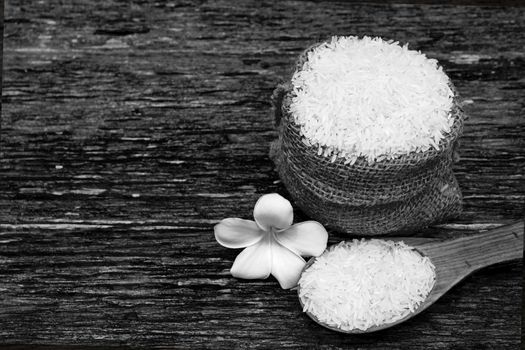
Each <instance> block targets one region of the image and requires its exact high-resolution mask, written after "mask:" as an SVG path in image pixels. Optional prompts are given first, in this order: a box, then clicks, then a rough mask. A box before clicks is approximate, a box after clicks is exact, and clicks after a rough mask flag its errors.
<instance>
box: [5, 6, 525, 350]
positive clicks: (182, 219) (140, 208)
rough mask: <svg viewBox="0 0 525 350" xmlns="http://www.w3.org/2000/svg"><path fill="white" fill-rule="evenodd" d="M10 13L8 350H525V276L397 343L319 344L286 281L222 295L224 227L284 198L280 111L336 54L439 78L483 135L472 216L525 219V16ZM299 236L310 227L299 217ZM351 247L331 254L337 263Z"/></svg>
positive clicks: (448, 306)
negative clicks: (364, 54)
mask: <svg viewBox="0 0 525 350" xmlns="http://www.w3.org/2000/svg"><path fill="white" fill-rule="evenodd" d="M5 6H6V8H5V31H4V82H3V106H2V109H3V110H2V132H1V143H0V152H1V153H0V156H1V157H0V167H1V172H0V343H2V344H4V345H8V346H9V347H11V348H24V346H19V345H28V344H39V345H42V346H44V345H53V346H49V347H46V348H56V346H58V345H62V346H72V345H79V346H87V345H90V346H123V347H124V346H144V347H147V348H172V347H173V348H179V349H198V348H211V349H248V348H270V349H277V348H318V349H337V348H341V349H345V348H355V349H517V348H519V344H520V332H521V328H520V320H521V302H522V300H521V299H522V285H521V282H522V262H521V261H516V262H510V263H506V264H501V265H498V266H493V267H491V268H487V269H485V270H482V271H480V272H477V273H475V274H474V275H472V276H470V277H469V278H467V279H466V280H465V281H463V282H462V283H461V284H459V285H458V286H456V287H455V288H454V289H453V290H452V291H451V292H450V293H449V294H447V295H446V296H445V297H443V298H442V299H441V300H440V301H439V302H438V303H437V304H435V305H434V306H432V307H431V308H430V309H428V310H427V311H426V312H424V313H423V314H421V315H419V316H418V317H416V318H414V319H413V320H411V321H409V322H406V323H404V324H402V325H400V326H398V327H395V328H392V329H389V330H386V331H383V332H379V333H375V334H370V335H362V336H347V335H341V334H338V333H334V332H331V331H328V330H325V329H323V328H320V327H319V326H317V325H316V324H315V323H314V322H313V321H311V320H310V319H309V318H307V317H306V316H305V315H304V314H303V313H302V312H301V309H300V306H299V302H298V300H297V297H296V295H295V293H294V292H293V291H285V290H281V289H280V288H279V286H278V283H277V282H276V280H275V279H273V278H270V279H268V280H264V281H243V280H236V279H234V278H232V277H231V276H230V275H229V272H228V269H229V267H230V266H231V264H232V262H233V260H234V258H235V256H236V254H238V252H239V251H237V250H230V249H226V248H223V247H221V246H219V245H218V244H217V243H216V242H215V240H214V236H213V225H214V224H215V223H216V222H217V221H219V220H221V219H223V218H225V217H242V218H250V217H251V213H252V208H253V205H254V203H255V201H256V199H257V198H258V197H259V196H260V195H262V194H264V193H269V192H279V193H281V194H283V195H284V196H288V195H287V192H286V190H285V189H284V188H283V185H282V184H281V183H280V182H279V180H278V176H277V174H276V172H275V171H274V169H273V164H272V163H271V161H270V160H269V158H268V147H269V142H270V141H271V140H273V139H274V137H275V136H276V134H275V131H274V130H273V120H272V116H271V114H270V104H269V97H270V95H271V93H272V89H273V88H274V87H275V86H276V85H277V84H278V83H279V82H281V81H282V80H283V79H285V78H286V77H287V75H288V74H289V73H290V67H291V65H292V62H293V60H294V58H295V57H296V56H297V55H298V54H299V53H300V52H301V51H302V50H303V49H304V48H306V47H307V46H309V45H310V44H311V43H313V42H315V41H316V40H319V39H325V38H327V37H329V36H330V35H332V34H342V35H343V34H344V35H364V34H367V35H378V36H383V37H385V38H393V39H396V40H399V41H401V42H409V43H410V47H412V48H415V49H420V50H422V51H424V52H425V53H427V54H428V56H430V57H434V58H437V59H438V60H439V61H440V63H441V64H442V65H443V66H444V68H445V69H446V72H447V73H448V74H449V75H450V77H451V78H452V80H453V82H454V83H455V85H456V87H457V88H458V90H459V92H460V93H461V95H462V96H463V98H464V108H465V110H466V112H467V113H468V114H469V115H470V119H469V120H468V121H467V123H466V126H465V134H464V137H463V141H462V145H461V160H460V162H459V163H457V164H455V168H454V169H455V172H456V174H457V177H458V180H459V182H460V185H461V188H462V190H463V193H464V202H465V204H464V213H463V215H462V216H461V218H460V219H458V220H457V221H455V222H454V223H451V224H448V225H444V226H441V227H435V228H432V229H429V230H427V231H424V232H421V233H420V235H421V236H432V237H452V236H456V235H465V234H475V233H476V232H477V231H476V230H477V229H486V228H490V227H493V226H497V225H499V224H504V223H509V222H512V221H513V220H517V219H520V218H522V217H523V209H524V199H525V194H524V190H523V185H524V182H523V181H524V165H525V144H524V128H525V122H524V95H525V74H524V68H525V53H524V46H525V23H524V22H525V8H524V7H497V6H491V7H481V6H454V5H443V6H436V5H426V4H419V5H403V4H390V5H389V4H384V5H382V4H359V3H353V4H350V3H346V4H345V3H338V2H293V1H282V2H280V1H263V2H259V1H252V2H243V3H238V4H233V3H230V2H225V1H209V2H208V1H151V2H147V1H134V2H128V1H114V0H108V1H100V2H95V1H92V2H88V1H79V0H77V1H70V2H65V1H58V0H57V1H50V0H40V1H36V0H35V1H33V0H32V1H28V0H25V1H24V0H19V1H16V0H9V1H7V3H6V5H5ZM295 214H296V221H302V220H305V219H307V218H306V216H305V215H304V214H302V213H301V212H300V211H298V210H297V211H296V213H295ZM346 238H348V237H347V236H345V235H344V234H342V233H336V232H330V242H329V243H336V242H339V241H340V240H343V239H346Z"/></svg>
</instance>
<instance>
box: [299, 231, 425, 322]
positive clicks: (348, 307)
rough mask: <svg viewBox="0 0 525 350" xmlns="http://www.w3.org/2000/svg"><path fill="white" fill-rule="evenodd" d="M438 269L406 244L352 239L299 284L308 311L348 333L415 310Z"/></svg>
mask: <svg viewBox="0 0 525 350" xmlns="http://www.w3.org/2000/svg"><path fill="white" fill-rule="evenodd" d="M434 282H435V268H434V265H433V264H432V262H431V261H430V259H428V258H427V257H423V256H421V255H420V254H419V253H418V252H417V251H415V250H414V249H413V248H411V247H409V246H407V245H406V244H404V243H403V242H393V241H384V240H374V239H372V240H361V241H358V240H353V241H352V242H341V243H340V244H338V245H336V246H332V247H330V248H329V249H328V250H327V251H325V252H324V253H323V254H322V255H321V256H320V257H318V258H317V260H316V261H315V263H314V264H312V265H311V266H310V267H309V268H308V269H307V270H306V271H304V272H303V274H302V276H301V279H300V280H299V286H300V294H299V297H300V298H301V300H302V302H303V304H304V309H303V311H305V312H306V311H308V312H309V313H311V314H312V315H314V316H315V317H317V319H318V320H319V321H321V322H322V323H325V324H327V325H330V326H332V327H336V328H340V329H342V330H345V331H350V330H355V329H359V330H363V331H364V330H367V329H368V328H370V327H372V326H379V325H383V324H389V323H392V322H395V321H397V320H400V319H402V318H403V317H405V316H406V315H408V314H409V313H410V312H412V311H414V310H416V309H417V307H418V305H420V304H421V303H422V302H423V301H424V300H425V298H426V297H427V295H428V294H429V293H430V291H431V290H432V288H433V286H434Z"/></svg>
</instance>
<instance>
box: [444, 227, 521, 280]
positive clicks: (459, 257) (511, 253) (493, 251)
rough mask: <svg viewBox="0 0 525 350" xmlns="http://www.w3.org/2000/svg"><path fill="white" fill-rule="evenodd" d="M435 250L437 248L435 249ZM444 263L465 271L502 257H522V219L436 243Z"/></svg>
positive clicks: (508, 258)
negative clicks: (438, 245)
mask: <svg viewBox="0 0 525 350" xmlns="http://www.w3.org/2000/svg"><path fill="white" fill-rule="evenodd" d="M436 253H437V252H436ZM438 255H441V258H446V260H447V261H446V262H445V264H446V265H448V267H458V268H461V269H464V270H467V271H469V272H473V271H476V270H478V269H481V268H483V267H486V266H489V265H493V264H497V263H500V262H504V261H509V260H514V259H521V258H523V221H518V222H515V223H513V224H511V225H506V226H501V227H498V228H496V229H492V230H490V231H487V232H483V233H479V234H476V235H471V236H467V237H461V238H457V239H454V240H451V241H449V242H447V243H445V244H444V245H441V247H440V253H438Z"/></svg>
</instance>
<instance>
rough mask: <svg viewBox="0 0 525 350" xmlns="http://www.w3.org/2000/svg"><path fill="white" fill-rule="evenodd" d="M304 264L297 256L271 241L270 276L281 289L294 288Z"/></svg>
mask: <svg viewBox="0 0 525 350" xmlns="http://www.w3.org/2000/svg"><path fill="white" fill-rule="evenodd" d="M305 264H306V262H305V261H304V259H303V258H301V257H300V256H299V255H296V254H294V253H293V252H291V251H289V250H288V249H286V248H285V247H283V246H282V245H280V244H279V242H277V241H274V240H272V275H273V276H274V277H275V278H276V279H277V281H279V284H280V285H281V288H283V289H290V288H293V287H295V286H296V285H297V282H298V281H299V278H300V277H301V272H302V271H303V268H304V265H305Z"/></svg>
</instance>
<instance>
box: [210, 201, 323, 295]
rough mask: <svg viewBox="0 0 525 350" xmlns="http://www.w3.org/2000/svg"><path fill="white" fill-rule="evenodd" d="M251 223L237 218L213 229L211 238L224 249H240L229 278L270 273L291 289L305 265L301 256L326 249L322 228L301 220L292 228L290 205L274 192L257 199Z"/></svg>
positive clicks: (254, 276)
mask: <svg viewBox="0 0 525 350" xmlns="http://www.w3.org/2000/svg"><path fill="white" fill-rule="evenodd" d="M253 217H254V218H255V222H253V221H250V220H243V219H238V218H228V219H224V220H222V221H221V222H220V223H218V224H217V225H216V226H215V239H216V240H217V242H219V244H221V245H222V246H224V247H227V248H244V247H246V249H244V250H243V251H242V252H241V253H240V254H239V255H238V256H237V258H236V259H235V262H234V263H233V266H232V267H231V269H230V272H231V274H232V276H234V277H238V278H246V279H256V278H267V277H268V276H269V275H270V274H272V275H273V276H274V277H275V278H276V279H277V280H278V281H279V284H280V285H281V287H282V288H283V289H288V288H292V287H295V286H296V285H297V281H298V280H299V277H300V276H301V271H302V269H303V267H304V265H305V263H306V262H305V260H304V259H303V258H302V256H318V255H321V253H322V252H323V251H324V250H325V249H326V243H327V241H328V233H327V232H326V230H325V228H324V227H323V225H321V224H320V223H318V222H315V221H305V222H302V223H300V224H296V225H293V226H291V225H292V222H293V209H292V205H291V204H290V202H289V201H287V200H286V199H285V198H283V197H281V196H280V195H278V194H277V193H271V194H267V195H264V196H262V197H261V198H259V200H258V201H257V203H256V204H255V207H254V209H253Z"/></svg>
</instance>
